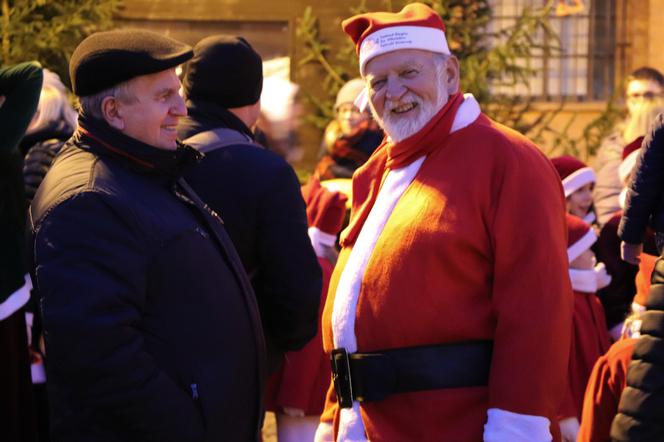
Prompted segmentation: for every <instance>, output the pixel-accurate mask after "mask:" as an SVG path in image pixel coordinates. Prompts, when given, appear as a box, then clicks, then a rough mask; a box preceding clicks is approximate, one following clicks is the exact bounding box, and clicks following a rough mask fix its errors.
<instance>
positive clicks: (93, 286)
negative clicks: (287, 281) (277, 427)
mask: <svg viewBox="0 0 664 442" xmlns="http://www.w3.org/2000/svg"><path fill="white" fill-rule="evenodd" d="M80 125H81V129H79V131H78V132H77V134H76V135H74V137H73V138H72V139H71V140H70V141H69V142H67V143H66V144H65V146H64V147H63V149H62V151H61V152H60V154H59V155H58V157H57V158H56V160H55V162H54V164H53V166H52V167H51V169H50V170H49V172H48V174H47V175H46V177H45V178H44V181H43V183H42V186H41V187H40V188H39V190H38V191H37V194H36V195H35V198H34V200H33V202H32V206H31V209H30V218H31V222H32V232H33V236H34V263H35V273H36V275H35V281H36V284H37V286H38V289H39V292H40V295H41V307H42V313H43V317H44V329H45V336H46V350H47V355H48V358H49V359H48V366H47V374H48V379H49V383H48V388H49V403H50V408H51V430H52V436H53V440H57V441H86V442H87V441H95V442H106V441H118V442H120V441H141V442H143V441H160V442H164V441H173V442H176V441H177V442H183V441H220V440H228V441H250V440H257V438H258V432H259V428H260V424H261V419H262V413H261V406H260V397H261V394H262V383H263V378H264V371H265V361H264V358H265V353H264V352H265V349H264V341H263V336H262V330H261V325H260V318H259V315H258V309H257V306H256V304H255V298H254V295H253V293H252V289H251V286H250V284H249V281H248V279H247V277H246V275H245V274H244V272H243V270H242V265H241V264H240V263H239V260H238V258H237V256H236V254H235V251H234V250H233V248H232V245H230V240H229V239H226V243H224V238H227V237H225V236H224V235H225V231H224V230H223V226H222V224H221V223H220V222H219V220H218V217H216V215H215V214H213V213H212V212H211V211H210V210H209V209H207V208H205V207H204V206H203V204H202V203H201V202H200V200H198V202H197V200H196V196H195V195H194V194H193V193H192V192H190V191H189V190H188V189H187V187H188V186H187V185H186V184H183V183H182V181H181V180H178V177H179V175H180V173H181V171H182V169H183V167H185V166H186V165H187V164H189V163H191V162H192V161H191V159H192V158H194V157H195V156H197V155H199V154H198V153H197V152H195V151H193V150H192V149H190V148H186V147H184V146H180V147H179V148H178V150H177V151H169V150H163V149H156V148H154V147H151V146H148V145H146V144H143V143H140V142H138V141H136V140H134V139H132V138H129V137H127V136H125V135H123V134H121V133H119V132H117V131H115V130H114V129H112V128H110V127H109V126H108V125H106V124H103V123H100V122H97V121H90V120H88V121H86V120H85V119H81V121H80ZM176 180H178V181H176ZM229 245H230V247H229Z"/></svg>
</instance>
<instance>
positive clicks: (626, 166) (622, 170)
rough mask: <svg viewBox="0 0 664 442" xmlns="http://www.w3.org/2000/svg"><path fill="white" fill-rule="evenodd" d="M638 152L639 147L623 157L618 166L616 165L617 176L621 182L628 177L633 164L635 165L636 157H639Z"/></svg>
mask: <svg viewBox="0 0 664 442" xmlns="http://www.w3.org/2000/svg"><path fill="white" fill-rule="evenodd" d="M639 152H641V149H637V150H635V151H634V152H632V153H630V154H629V155H627V156H626V157H625V159H624V160H622V163H620V166H618V176H619V177H620V181H622V182H623V183H624V182H625V181H626V180H627V177H629V174H630V173H631V172H632V170H633V169H634V166H636V159H637V158H638V157H639Z"/></svg>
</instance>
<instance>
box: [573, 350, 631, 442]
mask: <svg viewBox="0 0 664 442" xmlns="http://www.w3.org/2000/svg"><path fill="white" fill-rule="evenodd" d="M636 341H637V340H636V339H635V338H628V339H621V340H619V341H617V342H615V343H614V344H613V345H612V346H611V348H610V349H609V351H608V352H607V353H606V354H605V355H603V356H602V357H600V358H599V359H598V360H597V362H596V363H595V366H594V367H593V371H592V373H591V375H590V379H589V380H588V388H586V393H585V399H584V402H583V415H582V417H581V428H580V429H579V434H578V436H577V442H608V441H610V440H611V438H610V433H611V422H613V418H614V416H615V415H616V413H617V412H618V402H620V395H621V394H622V391H623V390H624V389H625V385H626V383H627V381H626V379H627V366H628V365H629V363H630V361H631V360H632V353H633V352H634V344H635V343H636Z"/></svg>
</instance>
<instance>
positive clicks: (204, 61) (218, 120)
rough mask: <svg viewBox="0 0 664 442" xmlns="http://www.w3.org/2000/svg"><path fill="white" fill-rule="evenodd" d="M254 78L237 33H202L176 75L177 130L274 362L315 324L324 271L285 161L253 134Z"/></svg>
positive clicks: (256, 65) (258, 86)
mask: <svg viewBox="0 0 664 442" xmlns="http://www.w3.org/2000/svg"><path fill="white" fill-rule="evenodd" d="M262 85H263V72H262V62H261V57H260V55H259V54H258V53H257V52H256V51H255V50H254V49H253V48H252V47H251V45H250V44H249V42H247V41H246V40H245V39H243V38H241V37H233V36H227V35H215V36H210V37H207V38H205V39H203V40H201V41H200V42H199V43H198V44H197V45H196V46H195V47H194V57H193V59H192V60H191V61H190V62H189V64H188V66H187V68H186V72H185V75H184V79H183V90H184V94H185V96H186V98H187V102H186V103H187V110H188V116H187V117H186V118H183V119H182V120H181V122H180V125H179V128H178V132H179V135H180V137H181V139H182V140H183V142H184V143H186V144H188V145H190V146H192V147H194V148H196V149H198V150H200V151H201V152H204V153H205V158H204V159H203V160H202V162H201V164H200V167H198V168H196V169H192V170H191V171H190V172H189V173H187V175H186V178H187V181H188V182H189V183H191V186H192V187H193V188H194V190H195V191H196V192H197V193H198V194H199V195H200V196H201V198H202V199H203V200H204V201H205V202H206V203H207V204H209V205H210V207H211V208H212V209H213V210H215V211H216V212H217V213H219V214H220V215H221V217H222V219H223V220H224V225H225V226H226V229H227V230H228V234H229V235H230V237H231V239H232V241H233V243H234V244H235V247H236V248H237V250H238V254H239V255H240V258H241V259H242V262H243V264H244V267H245V269H246V270H247V273H248V274H249V275H250V277H251V282H252V285H253V287H254V290H255V292H256V297H257V299H258V304H259V307H260V311H261V317H262V320H263V327H264V330H265V335H266V340H267V344H268V357H269V361H270V364H269V365H270V369H275V368H276V367H277V366H278V363H279V361H280V360H281V356H282V354H283V352H286V351H292V350H298V349H300V348H302V347H303V346H304V345H305V344H306V343H307V342H308V341H309V340H310V339H311V338H312V337H313V336H314V335H315V334H316V328H317V316H318V305H319V302H320V290H321V285H322V276H321V270H320V267H319V265H318V261H317V258H316V254H315V252H314V250H313V248H312V246H311V242H310V240H309V237H308V235H307V215H306V211H305V204H304V201H303V199H302V195H301V193H300V186H299V182H298V180H297V177H296V175H295V173H294V171H293V169H292V168H291V167H290V165H289V164H288V163H287V162H286V161H285V160H283V159H282V158H281V157H279V156H278V155H276V154H274V153H273V152H270V151H268V150H266V149H264V148H262V147H261V146H260V145H258V144H257V143H256V142H255V141H254V135H253V133H252V131H251V127H252V126H254V124H255V123H256V120H257V118H258V115H259V113H260V95H261V90H262Z"/></svg>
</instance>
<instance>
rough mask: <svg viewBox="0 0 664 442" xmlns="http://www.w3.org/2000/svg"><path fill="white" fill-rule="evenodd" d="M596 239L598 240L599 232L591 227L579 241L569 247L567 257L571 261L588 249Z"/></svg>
mask: <svg viewBox="0 0 664 442" xmlns="http://www.w3.org/2000/svg"><path fill="white" fill-rule="evenodd" d="M595 241H597V234H596V233H595V230H594V229H589V230H588V231H587V232H586V234H585V235H583V236H582V237H581V238H580V239H579V240H578V241H577V242H575V243H574V244H572V245H571V246H569V247H568V248H567V259H568V260H569V262H572V261H574V260H575V259H576V258H578V257H579V256H580V255H581V254H582V253H583V252H585V251H586V250H588V249H589V248H590V246H592V245H593V244H594V243H595Z"/></svg>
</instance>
